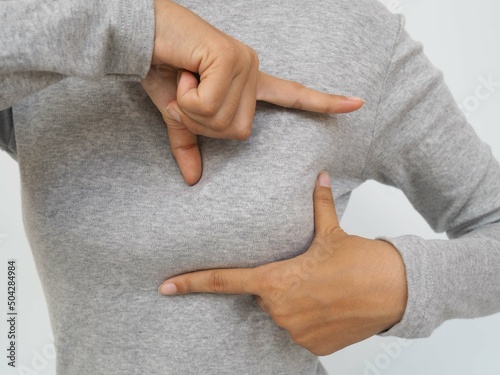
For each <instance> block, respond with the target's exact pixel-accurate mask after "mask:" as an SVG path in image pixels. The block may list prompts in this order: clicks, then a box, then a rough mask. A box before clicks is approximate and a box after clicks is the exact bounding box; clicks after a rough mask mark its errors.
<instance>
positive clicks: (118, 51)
mask: <svg viewBox="0 0 500 375" xmlns="http://www.w3.org/2000/svg"><path fill="white" fill-rule="evenodd" d="M0 19H1V21H2V28H1V31H0V51H2V64H1V66H0V86H1V87H2V90H1V92H0V109H4V108H7V107H9V106H11V105H12V104H13V103H14V102H15V101H16V100H18V99H20V98H22V97H23V96H26V95H29V94H30V93H32V92H35V91H37V90H40V89H41V88H43V87H45V86H47V85H50V84H53V83H55V82H57V81H59V80H60V79H62V78H64V77H78V78H82V79H92V80H98V79H102V78H104V77H110V78H112V79H126V80H137V81H138V80H140V79H142V78H144V77H145V76H146V74H147V72H148V70H149V67H150V63H151V57H152V51H153V42H154V8H153V2H152V0H151V1H149V0H147V1H128V0H123V1H118V0H113V1H107V2H101V1H96V0H94V1H76V0H73V1H51V2H32V1H21V2H19V1H0Z"/></svg>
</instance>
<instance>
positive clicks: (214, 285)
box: [158, 268, 259, 295]
mask: <svg viewBox="0 0 500 375" xmlns="http://www.w3.org/2000/svg"><path fill="white" fill-rule="evenodd" d="M158 292H160V293H161V294H167V295H172V294H176V295H177V294H188V293H200V292H201V293H222V294H259V291H258V288H257V280H256V279H255V277H254V272H253V268H228V269H212V270H204V271H196V272H189V273H185V274H183V275H179V276H175V277H172V278H170V279H168V280H166V281H164V282H163V283H162V284H161V285H160V287H159V288H158Z"/></svg>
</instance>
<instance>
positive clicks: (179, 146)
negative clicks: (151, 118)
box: [164, 118, 202, 185]
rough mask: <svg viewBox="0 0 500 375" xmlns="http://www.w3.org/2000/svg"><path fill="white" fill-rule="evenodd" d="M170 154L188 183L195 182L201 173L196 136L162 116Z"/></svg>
mask: <svg viewBox="0 0 500 375" xmlns="http://www.w3.org/2000/svg"><path fill="white" fill-rule="evenodd" d="M164 120H165V122H166V124H167V133H168V139H169V142H170V149H171V151H172V155H174V158H175V160H176V162H177V165H178V166H179V169H180V171H181V173H182V177H184V180H185V181H186V183H187V184H188V185H194V184H196V183H197V182H198V181H199V180H200V178H201V173H202V163H201V154H200V148H199V146H198V136H197V135H196V134H193V133H191V132H190V131H189V130H188V129H187V128H186V127H185V126H183V125H182V124H180V123H178V122H177V121H175V120H173V119H170V118H164Z"/></svg>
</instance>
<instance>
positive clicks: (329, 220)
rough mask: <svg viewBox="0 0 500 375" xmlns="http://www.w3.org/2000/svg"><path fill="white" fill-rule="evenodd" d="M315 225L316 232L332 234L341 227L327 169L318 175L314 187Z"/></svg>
mask: <svg viewBox="0 0 500 375" xmlns="http://www.w3.org/2000/svg"><path fill="white" fill-rule="evenodd" d="M314 227H315V231H316V234H332V233H333V232H334V231H336V230H337V229H340V225H339V220H338V218H337V212H336V211H335V202H334V201H333V195H332V190H331V182H330V177H329V176H328V173H327V172H326V171H322V172H321V173H320V174H319V175H318V178H317V179H316V186H315V188H314Z"/></svg>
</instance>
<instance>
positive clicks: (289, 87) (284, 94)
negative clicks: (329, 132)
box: [257, 72, 364, 113]
mask: <svg viewBox="0 0 500 375" xmlns="http://www.w3.org/2000/svg"><path fill="white" fill-rule="evenodd" d="M257 100H262V101H265V102H269V103H272V104H276V105H279V106H281V107H286V108H294V109H302V110H304V111H310V112H320V113H347V112H352V111H356V110H358V109H359V108H361V107H362V106H363V104H364V101H363V99H361V98H356V97H350V96H341V95H332V94H326V93H322V92H318V91H315V90H312V89H310V88H307V87H305V86H303V85H301V84H300V83H297V82H292V81H286V80H283V79H280V78H276V77H273V76H270V75H268V74H265V73H263V72H259V81H258V85H257Z"/></svg>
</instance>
